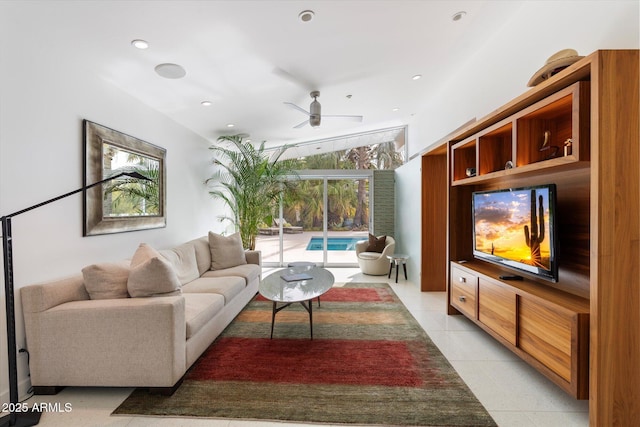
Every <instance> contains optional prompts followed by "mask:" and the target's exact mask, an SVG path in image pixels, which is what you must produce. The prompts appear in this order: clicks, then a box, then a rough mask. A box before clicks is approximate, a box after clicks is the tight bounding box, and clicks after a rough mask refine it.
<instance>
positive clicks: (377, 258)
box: [356, 236, 396, 276]
mask: <svg viewBox="0 0 640 427" xmlns="http://www.w3.org/2000/svg"><path fill="white" fill-rule="evenodd" d="M380 237H382V236H378V238H380ZM368 246H369V241H368V240H363V241H361V242H358V243H356V256H357V258H358V265H359V266H360V270H362V272H363V273H364V274H369V275H371V276H382V275H385V274H389V259H388V258H387V255H392V254H393V251H394V250H395V248H396V241H395V240H394V239H393V237H391V236H387V239H386V242H385V247H384V249H383V251H382V252H381V253H379V252H367V247H368Z"/></svg>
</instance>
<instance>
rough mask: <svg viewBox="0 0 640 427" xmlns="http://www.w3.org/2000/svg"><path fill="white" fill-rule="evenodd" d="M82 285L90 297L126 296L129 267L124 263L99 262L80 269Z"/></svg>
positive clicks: (109, 297) (110, 297) (111, 297)
mask: <svg viewBox="0 0 640 427" xmlns="http://www.w3.org/2000/svg"><path fill="white" fill-rule="evenodd" d="M82 277H83V279H84V287H85V288H86V289H87V293H88V294H89V298H91V299H113V298H127V297H128V296H129V294H128V293H127V280H128V279H129V267H128V266H126V265H124V264H114V263H100V264H93V265H89V266H87V267H85V268H83V269H82Z"/></svg>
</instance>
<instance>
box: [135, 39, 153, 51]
mask: <svg viewBox="0 0 640 427" xmlns="http://www.w3.org/2000/svg"><path fill="white" fill-rule="evenodd" d="M131 45H132V46H133V47H135V48H136V49H147V48H148V47H149V43H147V42H146V41H145V40H141V39H136V40H131Z"/></svg>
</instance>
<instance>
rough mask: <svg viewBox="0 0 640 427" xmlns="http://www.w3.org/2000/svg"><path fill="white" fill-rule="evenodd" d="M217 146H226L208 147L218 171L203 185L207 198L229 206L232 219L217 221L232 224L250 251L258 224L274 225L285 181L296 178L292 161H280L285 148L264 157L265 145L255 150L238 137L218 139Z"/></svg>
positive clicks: (225, 216)
mask: <svg viewBox="0 0 640 427" xmlns="http://www.w3.org/2000/svg"><path fill="white" fill-rule="evenodd" d="M218 142H219V143H227V144H226V145H212V146H211V147H209V149H211V150H212V151H213V152H214V153H215V154H217V155H216V156H215V157H214V159H213V164H214V165H215V166H217V167H218V170H217V171H216V172H215V173H214V175H213V176H212V177H211V178H209V179H207V181H206V182H207V184H209V185H211V190H210V191H209V194H211V195H212V196H213V197H216V198H219V199H221V200H223V201H224V202H225V203H226V204H227V205H228V206H229V208H230V210H231V216H229V215H222V216H220V221H225V220H230V221H231V222H232V223H233V224H235V227H236V230H238V231H239V232H240V237H241V238H242V244H243V245H244V247H245V249H251V250H253V249H255V246H256V236H257V235H258V229H259V226H260V224H262V223H265V224H271V223H272V222H273V215H272V213H273V210H274V207H275V206H276V204H277V202H278V200H279V198H280V195H281V194H282V193H283V191H284V190H285V188H287V187H288V186H289V184H288V182H287V181H286V180H285V177H286V176H288V175H295V171H294V170H293V168H292V165H293V163H292V162H291V161H288V160H282V161H279V160H280V157H281V156H282V154H283V153H284V152H285V151H286V149H287V148H288V147H287V146H284V147H281V148H279V149H278V150H277V151H276V152H274V153H267V152H266V150H265V146H264V142H263V143H261V144H260V146H259V147H257V148H256V147H254V146H253V145H252V144H248V143H244V142H243V140H242V137H241V136H240V135H232V136H221V137H219V138H218Z"/></svg>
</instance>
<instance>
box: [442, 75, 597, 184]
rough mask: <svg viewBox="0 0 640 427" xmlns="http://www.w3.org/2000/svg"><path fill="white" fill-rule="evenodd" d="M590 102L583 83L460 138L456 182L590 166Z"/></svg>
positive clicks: (454, 154)
mask: <svg viewBox="0 0 640 427" xmlns="http://www.w3.org/2000/svg"><path fill="white" fill-rule="evenodd" d="M589 106H590V86H589V82H588V81H579V82H576V83H574V84H572V85H571V86H568V87H566V88H565V89H562V90H560V91H558V92H556V93H554V94H553V95H550V96H548V97H547V98H544V99H543V100H541V101H539V102H537V103H535V104H533V105H531V106H529V107H527V108H525V109H523V110H521V111H519V112H518V113H516V114H514V115H512V116H510V117H507V118H506V119H504V120H502V121H500V122H498V123H495V124H494V125H492V126H490V127H487V128H485V129H483V130H481V131H480V132H478V133H476V134H474V135H472V136H470V137H468V138H466V139H464V140H462V141H459V142H456V143H455V144H454V145H453V146H452V147H451V163H452V165H451V184H452V185H470V184H475V183H477V182H491V181H492V180H496V179H502V178H503V177H506V176H510V175H514V174H517V175H520V174H523V176H524V174H527V173H532V172H533V173H535V172H538V171H542V170H544V169H553V171H555V170H563V171H564V170H569V169H574V168H575V169H578V168H584V167H588V162H589V151H590V144H589V132H590V129H589V112H590V107H589ZM545 140H546V144H545ZM565 145H566V146H565Z"/></svg>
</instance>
